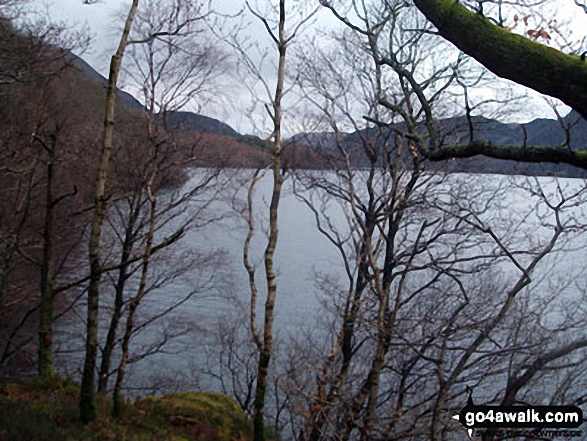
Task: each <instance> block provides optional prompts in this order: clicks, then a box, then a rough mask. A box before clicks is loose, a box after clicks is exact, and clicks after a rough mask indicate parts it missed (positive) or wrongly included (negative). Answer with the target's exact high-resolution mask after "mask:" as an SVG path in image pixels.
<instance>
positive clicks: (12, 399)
mask: <svg viewBox="0 0 587 441" xmlns="http://www.w3.org/2000/svg"><path fill="white" fill-rule="evenodd" d="M78 403H79V387H78V386H77V385H75V384H73V383H72V382H69V381H64V380H60V379H47V380H41V379H28V380H23V381H18V382H14V381H11V382H4V383H0V440H1V441H4V440H67V441H69V440H133V441H135V440H136V441H139V440H175V441H179V440H195V441H246V440H250V439H252V423H251V421H250V420H249V419H248V417H247V415H246V413H245V412H244V411H243V410H242V409H241V408H240V407H239V406H238V405H237V404H236V403H235V402H234V401H233V400H232V399H230V398H228V397H226V396H224V395H221V394H214V393H205V392H181V393H175V394H170V395H165V396H163V397H146V398H142V399H138V400H136V401H134V402H132V403H127V405H126V407H125V412H124V415H123V417H121V418H120V419H117V420H113V419H112V418H111V417H110V410H111V399H110V397H99V396H97V403H96V405H97V411H98V418H97V419H96V421H95V422H94V423H92V424H88V425H83V424H81V423H80V422H79V421H78Z"/></svg>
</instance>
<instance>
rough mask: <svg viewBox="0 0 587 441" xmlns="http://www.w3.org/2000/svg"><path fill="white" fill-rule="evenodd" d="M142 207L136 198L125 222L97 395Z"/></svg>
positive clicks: (106, 375)
mask: <svg viewBox="0 0 587 441" xmlns="http://www.w3.org/2000/svg"><path fill="white" fill-rule="evenodd" d="M141 206H142V197H141V195H139V196H138V201H137V205H136V206H135V207H133V209H131V213H129V218H128V221H127V225H126V229H125V232H124V242H123V244H122V253H121V255H120V269H119V270H118V279H117V280H116V285H115V287H114V311H113V312H112V317H111V318H110V326H109V328H108V334H107V336H106V343H105V344H104V349H103V350H102V362H101V364H100V372H99V375H98V393H101V394H105V393H106V389H107V388H108V379H109V376H110V361H111V359H112V353H113V351H114V345H115V343H116V330H117V329H118V324H119V323H120V318H121V317H122V306H123V303H124V288H125V286H126V281H127V280H128V277H129V276H128V268H129V266H130V263H129V262H128V260H129V258H130V254H131V250H132V247H133V244H134V242H135V235H134V233H133V230H134V226H135V223H136V220H137V218H138V215H139V213H140V208H141Z"/></svg>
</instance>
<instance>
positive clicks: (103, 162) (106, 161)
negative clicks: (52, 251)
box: [80, 0, 139, 423]
mask: <svg viewBox="0 0 587 441" xmlns="http://www.w3.org/2000/svg"><path fill="white" fill-rule="evenodd" d="M138 6H139V0H133V2H132V5H131V7H130V10H129V12H128V16H127V18H126V22H125V25H124V30H123V32H122V36H121V39H120V44H119V46H118V50H117V51H116V54H114V55H113V56H112V60H111V62H110V75H109V78H108V93H107V96H106V112H105V117H104V135H103V140H102V153H101V156H100V163H99V166H98V179H97V181H96V193H95V195H94V207H95V208H94V215H93V218H92V228H91V232H90V240H89V244H88V254H89V262H90V286H89V289H88V305H87V308H88V311H87V324H86V326H87V331H86V356H85V361H84V371H83V374H82V383H81V392H80V419H81V421H82V422H83V423H89V422H92V421H94V420H95V419H96V408H95V405H94V370H95V368H96V355H97V349H98V298H99V294H100V279H101V277H102V266H101V264H100V259H99V252H100V236H101V234H102V224H103V222H104V214H105V211H106V180H107V176H108V169H109V165H110V153H111V151H112V138H113V134H114V108H115V105H116V84H117V82H118V75H119V73H120V66H121V64H122V57H123V55H124V50H125V49H126V45H127V41H128V35H129V33H130V28H131V26H132V22H133V20H134V17H135V15H136V12H137V9H138Z"/></svg>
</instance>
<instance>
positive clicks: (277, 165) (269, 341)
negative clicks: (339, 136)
mask: <svg viewBox="0 0 587 441" xmlns="http://www.w3.org/2000/svg"><path fill="white" fill-rule="evenodd" d="M275 42H276V44H277V47H278V50H279V62H278V69H277V85H276V87H275V96H274V99H273V134H272V138H273V155H272V156H273V167H272V168H273V190H272V194H271V203H270V205H269V239H268V241H267V247H266V248H265V276H266V281H267V299H266V301H265V322H264V326H263V345H262V350H261V351H260V354H259V363H258V366H257V385H256V389H255V400H254V402H253V412H254V414H253V415H254V416H253V439H254V441H265V415H264V414H265V396H266V392H267V377H268V373H269V363H270V361H271V355H272V353H273V319H274V311H273V310H274V307H275V299H276V297H277V281H276V277H277V275H276V272H275V267H274V262H273V256H274V254H275V247H276V245H277V236H278V223H277V210H278V208H279V201H280V198H281V186H282V184H283V176H282V174H281V150H282V147H283V142H282V139H281V119H282V114H281V99H282V97H283V85H284V81H285V53H286V48H287V39H286V37H285V0H280V1H279V35H278V38H277V39H276V40H275Z"/></svg>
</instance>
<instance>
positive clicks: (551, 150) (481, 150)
mask: <svg viewBox="0 0 587 441" xmlns="http://www.w3.org/2000/svg"><path fill="white" fill-rule="evenodd" d="M423 153H424V155H425V156H426V157H427V158H428V159H429V160H431V161H441V160H444V159H451V158H470V157H473V156H478V155H483V156H488V157H490V158H496V159H509V160H513V161H523V162H550V163H557V164H558V163H561V164H569V165H573V166H575V167H579V168H582V169H585V170H587V151H573V150H571V149H569V148H567V147H520V146H498V145H494V144H492V143H490V142H488V141H473V142H471V143H468V144H456V145H447V146H443V147H441V148H439V149H434V150H426V151H424V152H423Z"/></svg>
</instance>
